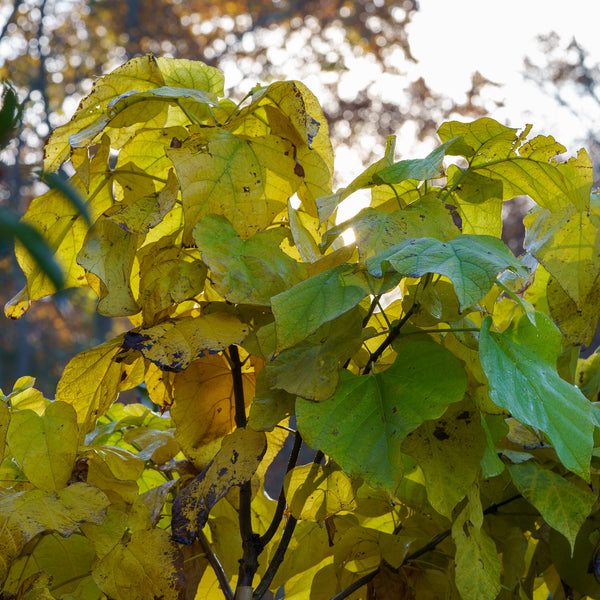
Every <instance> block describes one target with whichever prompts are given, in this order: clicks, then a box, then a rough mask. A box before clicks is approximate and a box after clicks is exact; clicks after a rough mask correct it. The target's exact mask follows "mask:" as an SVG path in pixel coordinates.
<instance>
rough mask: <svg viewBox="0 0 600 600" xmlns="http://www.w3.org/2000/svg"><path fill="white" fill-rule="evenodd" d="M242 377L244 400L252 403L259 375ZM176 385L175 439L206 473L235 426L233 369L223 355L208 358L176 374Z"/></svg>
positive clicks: (173, 409)
mask: <svg viewBox="0 0 600 600" xmlns="http://www.w3.org/2000/svg"><path fill="white" fill-rule="evenodd" d="M242 378H243V386H244V399H245V401H246V404H249V403H250V402H251V401H252V398H253V397H254V385H255V381H256V375H255V374H254V372H252V371H245V372H243V373H242ZM173 386H174V397H175V402H174V404H173V406H172V407H171V416H172V417H173V422H174V423H175V425H176V430H175V438H176V439H177V441H178V443H179V445H180V446H181V449H182V451H183V452H184V454H185V455H186V456H187V457H188V458H189V459H190V460H191V461H192V462H193V463H194V464H195V465H196V468H198V469H199V470H202V469H203V468H204V467H206V465H207V464H208V463H209V461H210V460H211V459H212V457H213V456H214V455H215V453H216V452H217V450H218V449H219V447H220V442H221V438H223V437H224V436H225V435H227V434H228V433H231V431H233V429H234V427H235V401H234V392H233V381H232V377H231V370H230V368H229V365H228V363H227V361H226V360H225V358H224V357H223V356H222V355H211V356H205V357H204V358H201V359H199V360H196V361H194V362H193V363H192V364H191V365H190V366H189V367H188V368H187V369H186V370H185V371H183V372H182V373H176V374H175V379H174V384H173Z"/></svg>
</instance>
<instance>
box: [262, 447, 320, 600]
mask: <svg viewBox="0 0 600 600" xmlns="http://www.w3.org/2000/svg"><path fill="white" fill-rule="evenodd" d="M323 456H324V454H323V452H321V451H320V450H318V451H317V454H316V455H315V458H314V460H313V464H315V465H318V464H319V463H320V462H321V461H322V460H323ZM297 522H298V521H297V519H296V518H295V517H293V516H290V517H289V519H288V522H287V524H286V526H285V529H284V530H283V535H282V536H281V540H279V545H278V546H277V549H276V550H275V554H273V558H272V559H271V562H270V564H269V566H268V567H267V570H266V571H265V574H264V577H263V578H262V580H261V582H260V583H259V584H258V587H257V588H256V591H255V592H254V596H253V598H254V600H261V599H262V597H263V596H264V595H265V593H266V592H267V590H268V589H269V586H270V585H271V582H272V581H273V578H274V577H275V574H276V573H277V569H279V566H280V565H281V563H282V562H283V559H284V557H285V553H286V551H287V548H288V546H289V543H290V540H291V539H292V534H293V533H294V529H295V528H296V523H297Z"/></svg>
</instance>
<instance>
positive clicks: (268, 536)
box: [259, 431, 302, 548]
mask: <svg viewBox="0 0 600 600" xmlns="http://www.w3.org/2000/svg"><path fill="white" fill-rule="evenodd" d="M301 446H302V436H301V435H300V432H299V431H296V433H295V437H294V446H293V448H292V451H291V452H290V457H289V459H288V464H287V468H286V470H285V472H286V474H287V473H289V472H290V471H291V470H292V469H293V468H294V467H295V466H296V462H297V461H298V455H299V454H300V447H301ZM285 506H286V501H285V493H284V491H283V484H281V491H280V492H279V499H278V500H277V508H276V509H275V514H274V515H273V520H272V521H271V524H270V525H269V528H268V529H267V531H266V532H265V533H264V535H262V536H261V537H260V539H259V544H260V547H261V548H264V547H265V546H266V545H267V544H268V543H269V542H270V541H271V540H272V539H273V536H274V535H275V534H276V533H277V529H279V524H280V523H281V519H282V518H283V513H284V511H285Z"/></svg>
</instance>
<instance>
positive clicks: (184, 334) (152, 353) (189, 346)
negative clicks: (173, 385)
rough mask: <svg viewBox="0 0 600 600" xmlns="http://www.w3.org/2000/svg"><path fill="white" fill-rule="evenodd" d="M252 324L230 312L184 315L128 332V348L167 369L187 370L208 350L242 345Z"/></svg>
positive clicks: (126, 339)
mask: <svg viewBox="0 0 600 600" xmlns="http://www.w3.org/2000/svg"><path fill="white" fill-rule="evenodd" d="M247 334H248V326H247V325H244V324H243V323H242V322H241V321H240V320H239V319H238V318H237V317H235V316H233V315H230V314H227V313H211V314H207V315H200V316H199V317H182V318H180V319H174V320H170V321H164V322H162V323H159V324H158V325H154V326H153V327H148V328H146V329H139V330H135V329H134V330H132V331H129V332H127V333H126V334H125V336H124V340H123V347H124V348H131V349H132V350H137V351H138V352H140V353H141V354H142V355H143V356H144V358H146V359H147V360H150V361H152V362H153V363H154V364H156V365H158V366H159V367H160V368H161V369H163V370H166V371H183V370H185V369H187V367H188V366H189V365H190V363H192V362H193V361H195V360H197V359H198V358H201V357H202V356H204V355H205V353H208V352H210V353H215V352H220V351H221V350H224V349H225V348H227V346H230V345H231V344H240V343H241V342H242V341H243V339H244V338H245V337H246V335H247Z"/></svg>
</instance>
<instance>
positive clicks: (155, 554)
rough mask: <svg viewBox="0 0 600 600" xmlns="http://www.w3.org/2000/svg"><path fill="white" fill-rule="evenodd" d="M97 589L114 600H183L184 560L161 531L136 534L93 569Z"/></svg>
mask: <svg viewBox="0 0 600 600" xmlns="http://www.w3.org/2000/svg"><path fill="white" fill-rule="evenodd" d="M92 576H93V577H94V581H95V582H96V584H97V585H98V587H99V588H100V589H101V590H102V591H103V592H104V593H105V594H106V595H107V596H109V597H110V598H113V599H114V600H155V599H156V598H162V599H163V600H183V599H184V598H185V580H184V577H183V560H182V557H181V554H180V553H179V550H178V548H177V545H176V544H175V543H174V542H173V541H171V537H170V535H169V534H168V533H167V532H166V531H164V530H162V529H151V530H149V531H136V532H134V533H133V534H132V536H131V540H130V541H129V542H128V543H126V544H119V545H118V546H115V548H113V550H111V551H110V552H109V553H108V554H107V555H106V556H104V557H103V558H102V560H100V561H99V562H97V563H96V564H95V565H94V568H93V570H92Z"/></svg>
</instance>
